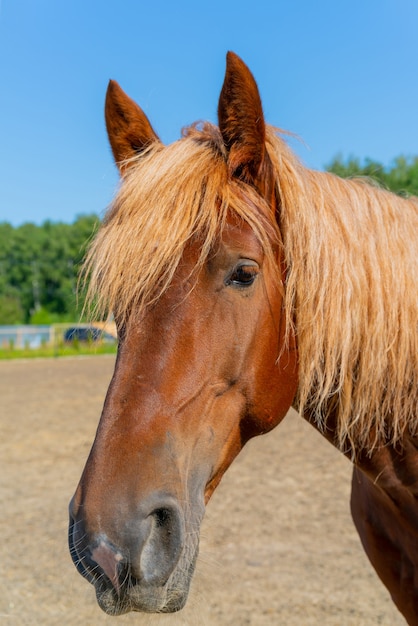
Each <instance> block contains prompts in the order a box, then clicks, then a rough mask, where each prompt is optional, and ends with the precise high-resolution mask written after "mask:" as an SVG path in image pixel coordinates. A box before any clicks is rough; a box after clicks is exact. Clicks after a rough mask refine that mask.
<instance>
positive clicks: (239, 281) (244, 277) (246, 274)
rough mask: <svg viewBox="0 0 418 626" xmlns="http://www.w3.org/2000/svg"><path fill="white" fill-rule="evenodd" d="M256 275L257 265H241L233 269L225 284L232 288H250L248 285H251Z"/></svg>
mask: <svg viewBox="0 0 418 626" xmlns="http://www.w3.org/2000/svg"><path fill="white" fill-rule="evenodd" d="M257 274H258V267H257V265H254V264H252V265H248V264H245V263H242V264H241V265H238V266H237V267H236V268H235V269H234V271H233V272H232V274H230V276H229V278H228V280H227V284H228V285H232V286H234V287H250V285H252V284H253V282H254V281H255V279H256V277H257Z"/></svg>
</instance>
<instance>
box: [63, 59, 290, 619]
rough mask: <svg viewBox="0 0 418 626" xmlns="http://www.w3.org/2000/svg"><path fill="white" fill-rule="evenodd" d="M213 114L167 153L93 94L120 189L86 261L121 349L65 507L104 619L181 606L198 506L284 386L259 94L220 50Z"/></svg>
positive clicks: (128, 104)
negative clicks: (222, 67)
mask: <svg viewBox="0 0 418 626" xmlns="http://www.w3.org/2000/svg"><path fill="white" fill-rule="evenodd" d="M218 115H219V129H217V128H216V127H211V126H209V125H206V126H204V127H202V128H201V129H200V130H199V129H197V128H191V129H190V130H189V132H188V133H187V134H186V136H185V137H183V138H182V139H180V140H179V141H178V142H176V144H178V146H177V147H176V148H170V147H165V146H163V145H162V144H161V142H160V141H159V139H158V137H157V134H156V133H155V132H154V130H153V128H152V126H151V124H150V122H149V120H148V119H147V117H146V116H145V114H144V113H143V111H142V110H141V109H140V108H139V107H138V106H137V105H136V104H135V103H134V102H133V101H132V100H131V99H130V98H128V96H127V95H126V94H125V93H124V92H123V91H122V90H121V88H120V87H119V86H118V85H117V84H116V83H114V82H111V83H110V85H109V89H108V93H107V99H106V123H107V129H108V134H109V139H110V144H111V147H112V151H113V154H114V157H115V161H116V163H117V164H118V167H119V169H120V172H121V177H122V184H121V194H122V196H120V197H119V200H118V199H116V201H115V205H114V207H113V208H112V210H111V212H110V214H109V216H108V217H107V218H106V220H105V223H104V225H103V233H104V234H103V237H102V239H100V237H101V235H99V240H100V241H101V243H99V244H98V248H97V249H96V252H95V253H94V255H95V256H94V255H93V257H92V258H93V262H92V266H93V273H94V272H95V276H96V278H95V280H96V283H97V284H99V285H100V286H103V285H104V284H106V285H107V286H106V289H107V297H108V300H109V303H108V304H109V306H110V307H111V309H112V310H113V312H114V315H115V320H116V323H117V326H118V333H119V347H118V355H117V360H116V366H115V371H114V375H113V378H112V381H111V384H110V386H109V390H108V393H107V397H106V400H105V404H104V408H103V412H102V416H101V419H100V423H99V426H98V430H97V434H96V438H95V441H94V444H93V446H92V449H91V452H90V455H89V457H88V460H87V463H86V466H85V469H84V472H83V474H82V477H81V480H80V483H79V485H78V488H77V490H76V493H75V495H74V497H73V499H72V502H71V505H70V531H69V542H70V548H71V554H72V558H73V560H74V563H75V564H76V566H77V568H78V570H79V571H80V573H81V574H82V575H83V576H84V577H85V578H87V580H89V581H90V582H91V583H93V584H94V586H95V589H96V594H97V599H98V602H99V604H100V606H101V607H102V608H103V609H104V610H105V611H106V612H107V613H109V614H120V613H124V612H127V611H130V610H135V611H146V612H154V611H158V612H171V611H176V610H179V609H180V608H182V607H183V605H184V603H185V601H186V598H187V594H188V589H189V584H190V580H191V576H192V573H193V569H194V566H195V561H196V557H197V552H198V537H199V526H200V523H201V520H202V518H203V515H204V510H205V505H206V503H207V502H208V500H209V499H210V497H211V495H212V493H213V491H214V490H215V488H216V486H217V485H218V484H219V481H220V480H221V478H222V476H223V474H224V472H225V471H226V469H227V468H228V467H229V465H230V464H231V462H232V461H233V459H234V458H235V457H236V455H237V454H238V453H239V451H240V450H241V448H242V447H243V445H244V444H245V443H246V441H248V439H249V438H251V437H253V436H255V435H259V434H262V433H265V432H267V431H269V430H270V429H272V428H273V427H274V426H276V425H277V424H278V423H279V422H280V420H281V419H282V418H283V417H284V415H285V414H286V412H287V410H288V408H289V407H290V405H291V403H292V401H293V398H294V395H295V391H296V384H297V363H296V359H297V357H296V350H295V339H294V336H293V332H292V326H291V324H289V320H287V319H286V316H285V315H284V314H283V307H282V300H283V293H284V292H283V290H284V286H283V285H284V282H285V271H286V268H285V265H284V261H283V258H282V245H281V241H280V230H279V219H280V206H279V201H278V193H277V190H276V184H275V180H274V175H273V171H272V165H271V163H270V159H269V154H268V151H267V149H266V144H265V124H264V118H263V112H262V107H261V100H260V96H259V92H258V89H257V85H256V83H255V81H254V78H253V76H252V75H251V73H250V71H249V70H248V68H247V67H246V66H245V65H244V63H243V62H242V61H241V60H240V59H239V58H238V57H237V56H235V55H234V54H232V53H229V54H228V60H227V70H226V76H225V81H224V85H223V88H222V91H221V95H220V99H219V108H218ZM170 150H171V151H170ZM189 150H195V153H193V154H192V155H191V156H190V157H188V156H187V152H188V151H189ZM208 154H209V155H210V156H209V157H208V156H207V155H208ZM205 159H206V160H205ZM208 159H209V160H208ZM190 163H192V164H193V168H194V173H193V174H191V173H190V171H191V166H190V167H189V166H187V167H186V165H188V164H190ZM208 163H209V165H208ZM193 168H192V169H193ZM138 176H139V177H140V178H139V179H138ZM198 176H199V177H200V182H199V184H197V183H196V181H197V178H198ZM141 177H142V178H141ZM138 181H142V183H141V182H138ZM192 184H194V189H191V190H190V187H191V186H192ZM173 195H175V196H176V198H171V196H173ZM189 197H190V198H193V199H194V200H193V201H190V203H191V204H193V203H194V205H196V206H195V215H194V218H193V219H192V218H190V216H189V215H188V214H187V213H188V209H189V207H188V206H185V204H187V201H188V200H187V199H188V198H189ZM121 198H122V199H121ZM179 198H180V200H179ZM181 198H182V199H181ZM209 204H210V206H209V207H208V205H209ZM180 205H181V211H182V212H183V214H182V215H179V214H178V213H179V212H178V211H177V208H178V206H180ZM143 206H144V207H145V208H144V211H148V213H146V215H145V217H144V214H143V213H141V211H142V208H141V207H143ZM135 212H138V216H137V218H138V220H139V221H140V223H141V226H140V227H139V226H137V225H136V222H135V220H136V213H135ZM205 212H207V213H211V217H207V216H206V215H204V213H205ZM140 213H141V215H139V214H140ZM141 220H142V221H141ZM186 222H187V224H186V226H185V223H186ZM123 233H125V234H126V237H125V236H124V235H123ZM100 246H102V248H100ZM100 255H102V256H100ZM112 255H115V257H117V259H116V260H114V259H113V258H112ZM135 255H136V256H135ZM99 256H100V259H101V260H99V261H98V260H97V259H98V257H99ZM95 263H96V265H94V264H95ZM145 275H147V279H146V280H145V278H144V276H145ZM151 277H153V280H151ZM142 279H144V280H143V281H142V282H141V280H142ZM106 281H107V282H106ZM115 282H118V285H117V286H115ZM150 283H152V286H151V287H150V286H149V285H150ZM138 285H139V286H138Z"/></svg>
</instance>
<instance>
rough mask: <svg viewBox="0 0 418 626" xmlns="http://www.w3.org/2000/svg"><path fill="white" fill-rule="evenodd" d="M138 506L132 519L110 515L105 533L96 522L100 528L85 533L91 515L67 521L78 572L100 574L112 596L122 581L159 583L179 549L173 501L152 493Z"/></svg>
mask: <svg viewBox="0 0 418 626" xmlns="http://www.w3.org/2000/svg"><path fill="white" fill-rule="evenodd" d="M140 509H141V510H140V511H138V512H137V515H136V516H135V517H134V518H133V519H132V518H131V519H130V520H124V521H123V522H121V521H120V520H113V522H112V524H111V530H109V532H106V531H107V529H106V528H105V527H104V526H103V525H101V532H100V533H91V534H90V533H89V532H88V530H87V529H88V527H89V526H90V524H91V522H92V520H88V519H79V520H78V521H77V522H76V523H75V524H74V522H73V526H74V530H75V532H72V533H71V535H72V545H73V549H72V555H73V560H75V558H77V561H78V569H79V571H80V572H81V573H82V574H83V575H84V576H86V577H87V578H89V579H91V578H93V579H96V580H97V579H99V578H100V577H101V575H102V574H105V576H106V578H107V579H108V580H109V581H110V582H111V584H112V586H113V588H114V589H115V591H116V593H117V594H118V595H119V594H120V593H121V592H122V593H123V591H121V589H122V587H123V584H124V582H126V581H128V580H130V582H131V583H132V582H134V581H136V584H138V583H139V584H145V585H150V586H158V587H159V586H163V585H164V584H165V583H166V582H167V580H168V578H169V577H170V575H171V573H172V572H173V571H174V569H175V567H176V565H177V563H178V561H179V558H180V556H181V553H182V550H183V546H184V537H185V531H184V516H183V512H182V510H181V508H180V507H179V505H178V504H177V502H176V500H174V499H173V498H171V497H164V496H162V497H160V496H156V497H152V498H151V499H150V500H149V501H148V506H146V507H144V506H143V505H142V506H141V507H140ZM82 510H83V508H82V507H81V508H80V511H82ZM77 536H78V538H77Z"/></svg>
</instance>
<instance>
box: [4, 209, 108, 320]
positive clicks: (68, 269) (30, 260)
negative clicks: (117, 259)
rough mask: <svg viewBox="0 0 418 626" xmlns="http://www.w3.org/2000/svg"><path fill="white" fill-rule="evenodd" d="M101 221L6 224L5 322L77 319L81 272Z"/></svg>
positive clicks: (93, 218) (91, 217)
mask: <svg viewBox="0 0 418 626" xmlns="http://www.w3.org/2000/svg"><path fill="white" fill-rule="evenodd" d="M97 225H98V218H97V216H95V215H84V216H79V217H77V219H76V220H75V222H74V223H73V224H64V223H62V222H51V221H46V222H44V223H43V224H42V225H41V226H36V225H35V224H23V225H22V226H19V227H17V228H13V227H12V226H11V225H10V224H7V223H2V224H1V223H0V313H1V311H3V313H1V316H0V320H1V322H0V323H8V324H13V323H20V322H22V321H25V322H28V321H32V322H34V323H35V321H38V323H39V320H43V321H44V322H45V323H49V322H52V321H73V320H76V319H77V317H78V315H79V313H78V312H77V298H76V291H77V280H78V274H79V270H80V266H81V263H82V260H83V257H84V254H85V250H86V245H87V242H88V241H89V239H91V237H92V234H93V232H94V230H95V228H96V226H97ZM80 304H81V305H82V302H81V303H80Z"/></svg>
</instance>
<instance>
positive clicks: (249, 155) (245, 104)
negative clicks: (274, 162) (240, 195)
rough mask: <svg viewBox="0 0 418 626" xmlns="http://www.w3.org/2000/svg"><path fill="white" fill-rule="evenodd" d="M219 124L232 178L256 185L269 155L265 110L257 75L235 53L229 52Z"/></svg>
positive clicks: (220, 102) (221, 96)
mask: <svg viewBox="0 0 418 626" xmlns="http://www.w3.org/2000/svg"><path fill="white" fill-rule="evenodd" d="M218 120H219V128H220V131H221V133H222V137H223V140H224V144H225V147H226V150H227V154H228V167H229V172H230V175H231V176H239V177H240V178H243V179H244V180H245V181H246V182H248V183H255V182H256V181H257V179H258V177H259V174H260V170H261V166H262V164H263V160H264V155H265V135H266V129H265V124H264V115H263V108H262V105H261V98H260V94H259V91H258V87H257V83H256V82H255V80H254V77H253V75H252V74H251V72H250V70H249V69H248V67H247V66H246V65H245V63H244V62H243V61H242V60H241V59H240V58H239V57H238V56H237V55H236V54H234V53H233V52H228V54H227V58H226V73H225V80H224V84H223V87H222V91H221V95H220V97H219V105H218Z"/></svg>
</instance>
